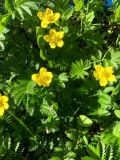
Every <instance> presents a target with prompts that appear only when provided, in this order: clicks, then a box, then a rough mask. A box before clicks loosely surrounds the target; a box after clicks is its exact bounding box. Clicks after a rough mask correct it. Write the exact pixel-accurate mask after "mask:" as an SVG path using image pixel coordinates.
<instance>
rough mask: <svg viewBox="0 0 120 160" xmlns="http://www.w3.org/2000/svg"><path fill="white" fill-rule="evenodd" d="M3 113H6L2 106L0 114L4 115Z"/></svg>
mask: <svg viewBox="0 0 120 160" xmlns="http://www.w3.org/2000/svg"><path fill="white" fill-rule="evenodd" d="M3 114H4V108H3V107H0V116H3Z"/></svg>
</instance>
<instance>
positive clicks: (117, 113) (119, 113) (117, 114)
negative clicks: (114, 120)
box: [114, 109, 120, 118]
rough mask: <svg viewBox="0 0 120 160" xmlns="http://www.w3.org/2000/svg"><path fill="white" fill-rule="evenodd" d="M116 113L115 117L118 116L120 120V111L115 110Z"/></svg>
mask: <svg viewBox="0 0 120 160" xmlns="http://www.w3.org/2000/svg"><path fill="white" fill-rule="evenodd" d="M114 113H115V115H116V116H117V117H118V118H120V110H118V109H115V110H114Z"/></svg>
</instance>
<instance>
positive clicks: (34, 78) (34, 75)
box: [31, 74, 38, 82]
mask: <svg viewBox="0 0 120 160" xmlns="http://www.w3.org/2000/svg"><path fill="white" fill-rule="evenodd" d="M31 78H32V80H33V81H35V82H36V81H37V78H38V74H32V77H31Z"/></svg>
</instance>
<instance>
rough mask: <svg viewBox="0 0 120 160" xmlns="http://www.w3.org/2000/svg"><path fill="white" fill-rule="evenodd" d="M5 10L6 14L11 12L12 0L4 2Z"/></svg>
mask: <svg viewBox="0 0 120 160" xmlns="http://www.w3.org/2000/svg"><path fill="white" fill-rule="evenodd" d="M5 9H6V10H7V11H8V12H11V11H13V10H14V6H13V0H5Z"/></svg>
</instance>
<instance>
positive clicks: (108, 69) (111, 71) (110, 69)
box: [105, 67, 113, 74]
mask: <svg viewBox="0 0 120 160" xmlns="http://www.w3.org/2000/svg"><path fill="white" fill-rule="evenodd" d="M105 71H106V72H107V73H109V74H112V73H113V69H112V67H106V68H105Z"/></svg>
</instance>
